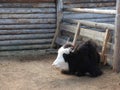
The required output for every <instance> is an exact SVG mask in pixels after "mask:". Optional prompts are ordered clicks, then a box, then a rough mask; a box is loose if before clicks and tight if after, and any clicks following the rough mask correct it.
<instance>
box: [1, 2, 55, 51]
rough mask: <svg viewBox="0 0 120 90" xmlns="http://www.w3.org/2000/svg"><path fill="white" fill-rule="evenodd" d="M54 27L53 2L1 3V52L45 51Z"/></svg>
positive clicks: (48, 46)
mask: <svg viewBox="0 0 120 90" xmlns="http://www.w3.org/2000/svg"><path fill="white" fill-rule="evenodd" d="M55 28H56V6H55V1H54V0H0V52H2V51H23V50H46V49H48V48H50V44H51V41H52V38H53V36H54V32H55Z"/></svg>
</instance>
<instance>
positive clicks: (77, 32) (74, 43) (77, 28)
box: [72, 22, 81, 46]
mask: <svg viewBox="0 0 120 90" xmlns="http://www.w3.org/2000/svg"><path fill="white" fill-rule="evenodd" d="M80 29H81V27H80V22H78V24H77V27H76V32H75V35H74V39H73V42H72V45H73V46H75V45H76V42H77V38H78V37H79V34H80Z"/></svg>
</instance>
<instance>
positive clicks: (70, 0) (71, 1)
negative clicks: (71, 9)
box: [63, 0, 116, 4]
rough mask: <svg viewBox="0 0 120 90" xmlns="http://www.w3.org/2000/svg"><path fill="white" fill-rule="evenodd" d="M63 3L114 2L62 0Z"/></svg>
mask: <svg viewBox="0 0 120 90" xmlns="http://www.w3.org/2000/svg"><path fill="white" fill-rule="evenodd" d="M63 2H64V3H66V4H68V3H101V2H116V1H115V0H63Z"/></svg>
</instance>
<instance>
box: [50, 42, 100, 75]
mask: <svg viewBox="0 0 120 90" xmlns="http://www.w3.org/2000/svg"><path fill="white" fill-rule="evenodd" d="M99 62H100V55H99V53H98V51H97V44H96V43H95V42H93V41H92V40H88V41H86V42H84V43H82V44H79V45H77V46H76V47H74V46H73V45H72V44H65V45H63V46H62V47H61V48H60V49H59V50H58V56H57V58H56V60H55V61H54V62H53V64H52V65H53V66H55V67H56V68H59V69H60V70H61V72H62V73H64V74H70V75H77V76H84V75H89V76H91V77H97V76H100V75H101V74H102V71H101V70H100V67H99Z"/></svg>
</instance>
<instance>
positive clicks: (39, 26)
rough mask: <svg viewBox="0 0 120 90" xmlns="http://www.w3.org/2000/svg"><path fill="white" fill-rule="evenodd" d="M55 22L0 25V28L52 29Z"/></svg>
mask: <svg viewBox="0 0 120 90" xmlns="http://www.w3.org/2000/svg"><path fill="white" fill-rule="evenodd" d="M55 27H56V24H28V25H27V24H26V25H0V29H2V30H3V29H4V30H5V29H6V30H7V29H54V28H55Z"/></svg>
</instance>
